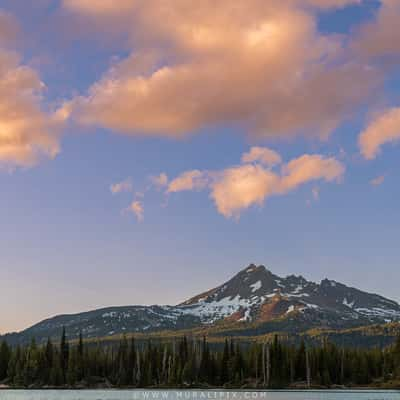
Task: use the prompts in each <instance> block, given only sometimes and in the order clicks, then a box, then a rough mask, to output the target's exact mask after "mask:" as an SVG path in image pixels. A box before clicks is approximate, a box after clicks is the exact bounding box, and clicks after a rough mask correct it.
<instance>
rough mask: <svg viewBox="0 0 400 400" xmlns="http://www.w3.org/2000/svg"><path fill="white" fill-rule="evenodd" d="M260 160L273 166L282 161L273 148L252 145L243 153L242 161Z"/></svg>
mask: <svg viewBox="0 0 400 400" xmlns="http://www.w3.org/2000/svg"><path fill="white" fill-rule="evenodd" d="M252 162H260V163H262V164H264V165H267V166H274V165H276V164H280V163H281V162H282V158H281V156H280V155H279V154H278V153H277V152H276V151H274V150H271V149H269V148H267V147H259V146H254V147H252V148H251V149H250V151H248V152H247V153H244V154H243V156H242V163H252Z"/></svg>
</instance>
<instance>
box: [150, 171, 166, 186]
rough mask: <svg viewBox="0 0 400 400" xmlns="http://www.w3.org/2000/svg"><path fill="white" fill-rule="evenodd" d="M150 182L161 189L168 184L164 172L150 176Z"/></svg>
mask: <svg viewBox="0 0 400 400" xmlns="http://www.w3.org/2000/svg"><path fill="white" fill-rule="evenodd" d="M150 181H151V183H152V184H153V185H154V186H155V187H156V188H158V189H162V188H164V187H165V186H167V185H168V176H167V174H166V173H165V172H162V173H161V174H160V175H157V176H151V177H150Z"/></svg>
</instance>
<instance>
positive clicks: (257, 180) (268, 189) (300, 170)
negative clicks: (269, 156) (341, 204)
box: [168, 154, 345, 218]
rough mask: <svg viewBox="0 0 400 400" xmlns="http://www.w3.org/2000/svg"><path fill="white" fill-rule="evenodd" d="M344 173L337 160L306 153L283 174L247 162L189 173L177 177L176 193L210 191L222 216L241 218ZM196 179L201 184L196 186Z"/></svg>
mask: <svg viewBox="0 0 400 400" xmlns="http://www.w3.org/2000/svg"><path fill="white" fill-rule="evenodd" d="M344 173H345V167H344V165H343V164H342V163H341V162H339V161H338V160H336V159H335V158H333V157H324V156H322V155H318V154H313V155H309V154H304V155H303V156H301V157H298V158H296V159H293V160H291V161H290V162H289V163H287V164H285V165H283V166H282V168H281V171H280V172H279V173H278V172H274V171H272V170H271V169H269V168H268V167H265V166H264V165H262V164H261V163H257V162H256V163H252V164H248V163H246V161H244V164H240V165H236V166H233V167H228V168H226V169H223V170H220V171H204V172H203V171H199V170H194V171H187V172H184V173H182V174H181V175H179V176H178V178H176V181H177V182H178V183H179V184H178V185H176V186H175V187H174V190H173V191H174V192H180V191H187V190H201V189H208V190H210V198H211V199H212V200H213V201H214V203H215V206H216V208H217V210H218V212H219V213H220V214H222V215H223V216H225V217H226V218H239V216H240V214H241V213H242V212H243V211H244V210H246V209H248V208H249V207H252V206H254V205H258V206H261V205H263V204H264V202H265V201H266V200H267V199H268V198H269V197H271V196H282V195H285V194H287V193H290V192H292V191H294V190H296V189H297V188H298V187H300V186H301V185H304V184H307V183H309V182H315V181H320V180H322V181H325V182H340V181H341V179H342V178H343V175H344ZM194 179H199V180H200V181H199V182H201V184H197V185H196V184H195V183H194ZM172 182H174V181H172ZM171 191H172V190H170V189H168V192H171ZM318 193H319V192H318ZM314 196H317V192H316V191H315V189H314Z"/></svg>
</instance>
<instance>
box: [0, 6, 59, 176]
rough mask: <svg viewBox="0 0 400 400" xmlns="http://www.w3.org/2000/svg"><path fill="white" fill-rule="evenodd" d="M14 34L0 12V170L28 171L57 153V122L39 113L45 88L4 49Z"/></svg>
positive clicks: (30, 70) (18, 58) (4, 16)
mask: <svg viewBox="0 0 400 400" xmlns="http://www.w3.org/2000/svg"><path fill="white" fill-rule="evenodd" d="M15 31H17V27H16V26H15V21H14V20H13V19H12V18H11V17H9V16H8V15H7V14H2V13H1V12H0V167H6V168H14V167H30V166H33V165H35V164H36V163H37V162H39V161H40V160H41V159H44V158H54V157H55V156H56V155H57V154H58V152H59V151H60V146H59V136H58V134H57V122H56V120H55V119H53V118H52V117H51V116H49V115H48V114H46V113H45V112H44V111H43V110H42V105H41V93H42V92H43V90H44V88H45V86H44V84H43V83H42V82H41V80H40V78H39V76H38V74H37V73H36V71H35V70H34V69H32V68H30V67H28V66H25V65H22V64H21V63H20V57H19V56H18V54H17V53H15V52H13V51H11V50H9V49H8V48H7V46H8V44H9V41H10V40H11V38H12V37H13V35H14V32H15ZM2 46H3V47H2Z"/></svg>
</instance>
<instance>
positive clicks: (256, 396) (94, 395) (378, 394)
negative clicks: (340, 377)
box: [0, 390, 400, 400]
mask: <svg viewBox="0 0 400 400" xmlns="http://www.w3.org/2000/svg"><path fill="white" fill-rule="evenodd" d="M286 399H287V400H342V399H345V400H347V399H348V400H400V391H373V390H371V391H370V390H368V391H367V390H363V391H357V390H353V391H344V390H342V391H324V390H312V391H290V392H289V391H269V392H263V391H226V390H209V391H203V390H81V391H79V390H0V400H286Z"/></svg>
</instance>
